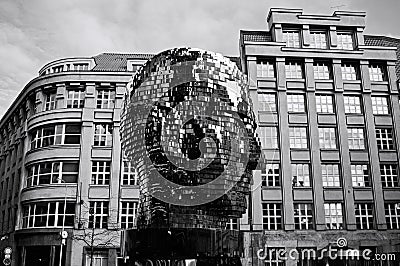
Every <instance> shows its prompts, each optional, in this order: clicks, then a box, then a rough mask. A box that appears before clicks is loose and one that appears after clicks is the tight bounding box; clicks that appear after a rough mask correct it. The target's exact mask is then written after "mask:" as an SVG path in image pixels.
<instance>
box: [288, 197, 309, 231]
mask: <svg viewBox="0 0 400 266" xmlns="http://www.w3.org/2000/svg"><path fill="white" fill-rule="evenodd" d="M293 216H294V228H295V229H298V230H311V229H313V228H314V220H313V207H312V204H309V203H295V204H294V215H293Z"/></svg>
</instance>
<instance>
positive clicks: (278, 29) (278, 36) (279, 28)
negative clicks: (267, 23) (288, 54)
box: [274, 24, 283, 42]
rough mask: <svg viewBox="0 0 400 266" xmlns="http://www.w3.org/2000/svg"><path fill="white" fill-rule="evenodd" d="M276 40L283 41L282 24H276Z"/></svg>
mask: <svg viewBox="0 0 400 266" xmlns="http://www.w3.org/2000/svg"><path fill="white" fill-rule="evenodd" d="M274 32H275V42H283V32H282V24H275V25H274Z"/></svg>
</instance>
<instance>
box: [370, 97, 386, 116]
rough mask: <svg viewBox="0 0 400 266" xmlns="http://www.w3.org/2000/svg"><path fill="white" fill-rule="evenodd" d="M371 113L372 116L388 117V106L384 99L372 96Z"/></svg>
mask: <svg viewBox="0 0 400 266" xmlns="http://www.w3.org/2000/svg"><path fill="white" fill-rule="evenodd" d="M371 101H372V113H373V114H374V115H388V114H389V105H388V100H387V98H386V97H378V96H372V97H371Z"/></svg>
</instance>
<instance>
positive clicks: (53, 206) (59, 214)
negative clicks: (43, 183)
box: [22, 202, 75, 228]
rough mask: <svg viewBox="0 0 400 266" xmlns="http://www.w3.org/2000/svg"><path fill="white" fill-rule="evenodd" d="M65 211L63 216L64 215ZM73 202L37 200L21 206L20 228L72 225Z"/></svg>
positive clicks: (73, 217)
mask: <svg viewBox="0 0 400 266" xmlns="http://www.w3.org/2000/svg"><path fill="white" fill-rule="evenodd" d="M64 213H65V216H64ZM74 220H75V203H73V202H67V205H66V207H65V208H64V202H38V203H30V204H28V205H24V206H23V211H22V228H34V227H62V226H63V224H64V226H66V227H71V226H74Z"/></svg>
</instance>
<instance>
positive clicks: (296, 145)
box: [289, 126, 309, 149]
mask: <svg viewBox="0 0 400 266" xmlns="http://www.w3.org/2000/svg"><path fill="white" fill-rule="evenodd" d="M289 147H290V149H308V147H309V144H308V128H307V127H306V126H290V127H289Z"/></svg>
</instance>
